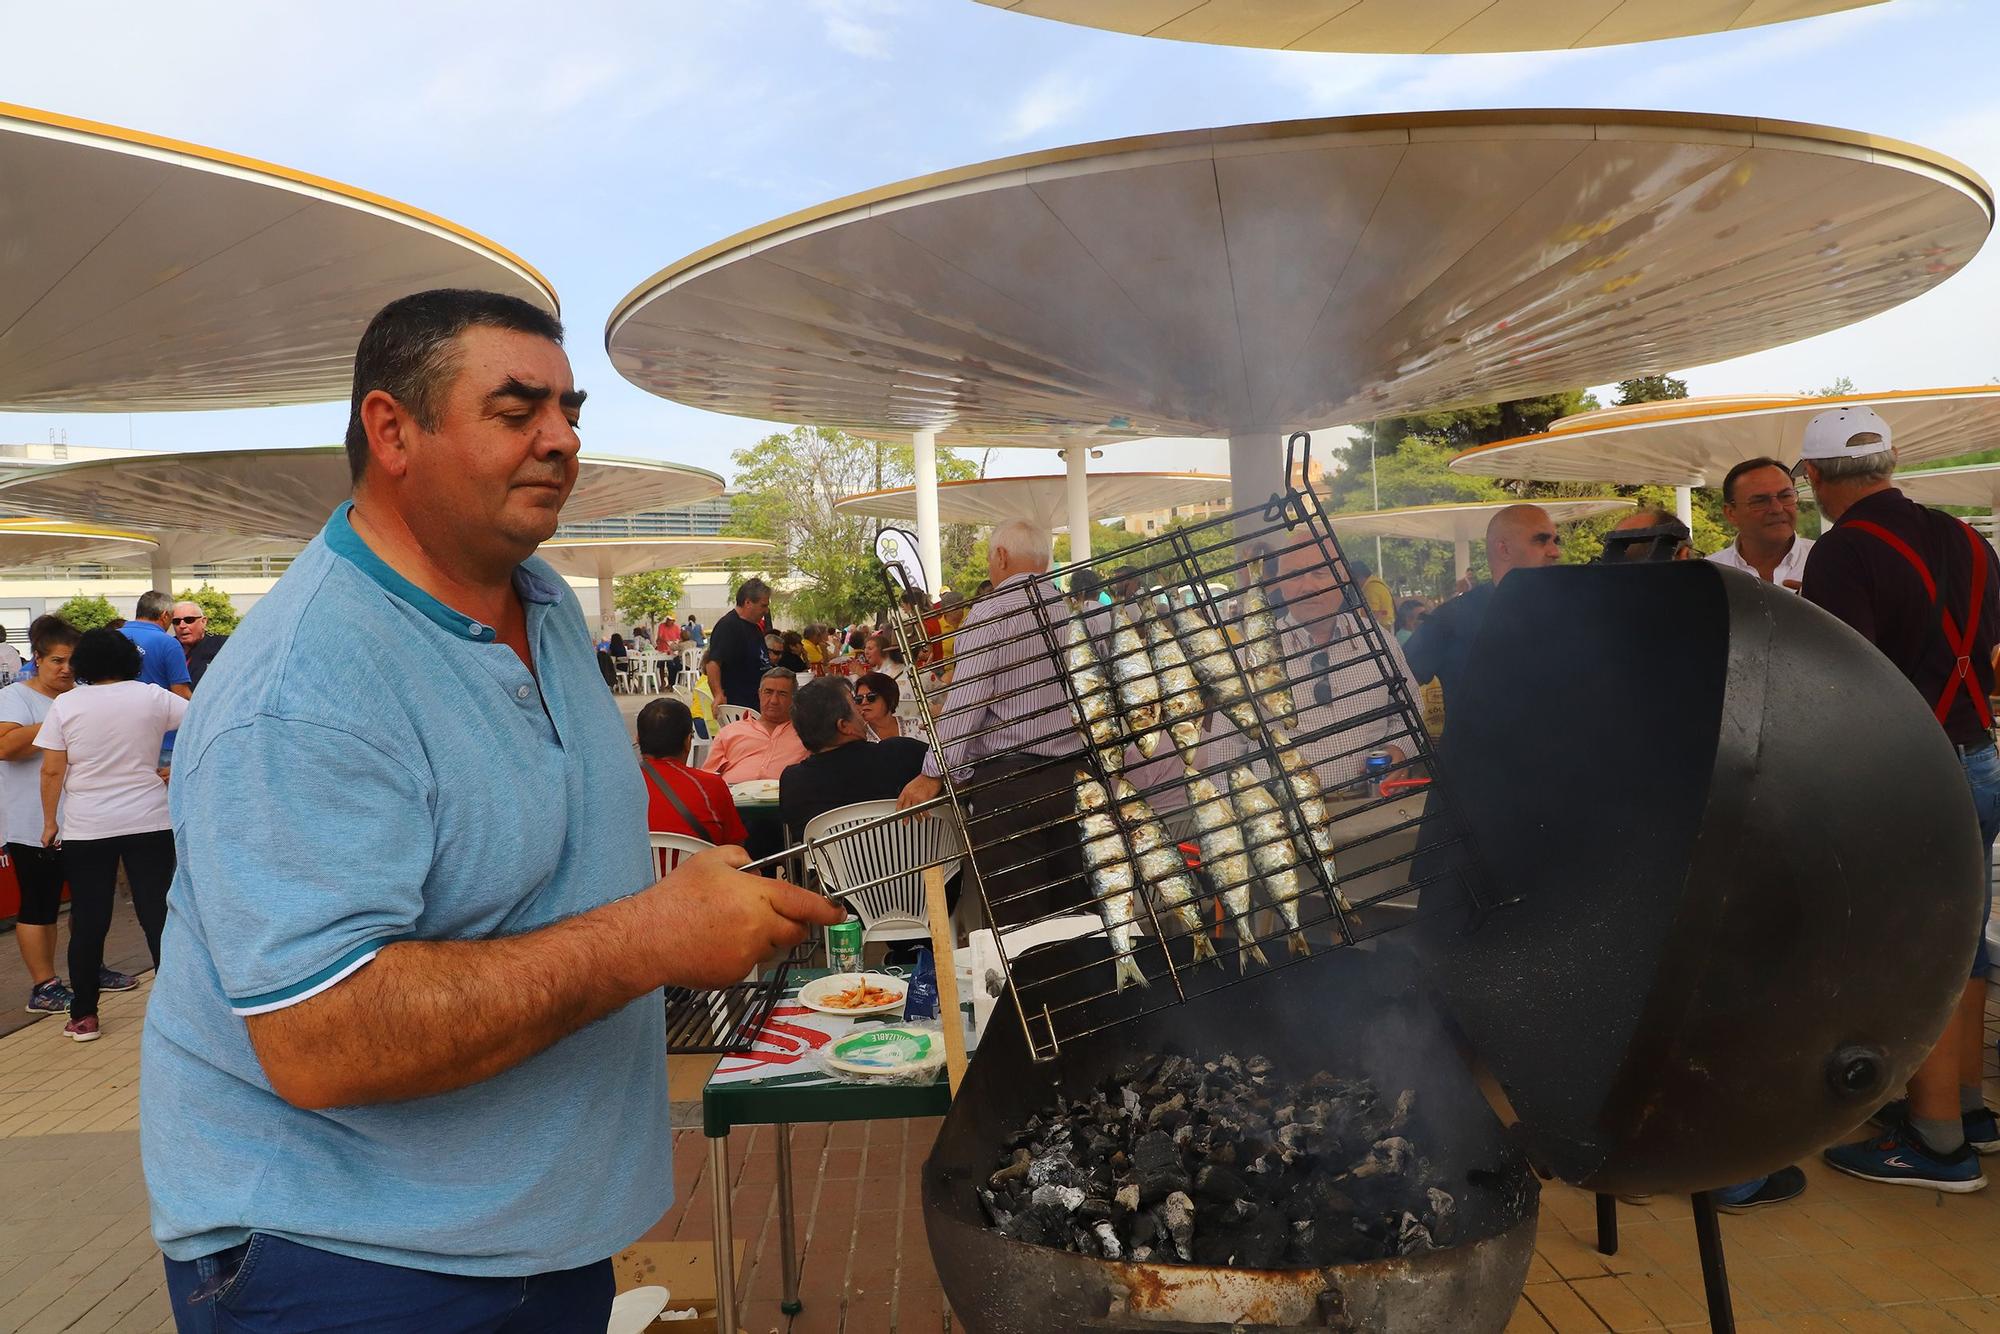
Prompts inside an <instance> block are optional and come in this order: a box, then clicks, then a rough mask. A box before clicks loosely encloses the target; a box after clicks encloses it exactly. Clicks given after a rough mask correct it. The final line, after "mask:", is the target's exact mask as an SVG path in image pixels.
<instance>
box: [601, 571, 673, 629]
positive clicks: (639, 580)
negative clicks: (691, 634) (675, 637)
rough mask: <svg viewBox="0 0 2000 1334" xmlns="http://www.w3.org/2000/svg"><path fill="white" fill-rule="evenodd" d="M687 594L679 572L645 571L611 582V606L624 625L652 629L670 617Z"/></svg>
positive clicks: (622, 576) (619, 577)
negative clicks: (642, 626) (615, 609)
mask: <svg viewBox="0 0 2000 1334" xmlns="http://www.w3.org/2000/svg"><path fill="white" fill-rule="evenodd" d="M686 594H687V580H685V579H683V578H682V577H681V572H680V571H679V570H647V571H646V572H645V573H643V574H621V575H619V576H618V578H617V579H615V580H613V581H612V585H611V605H612V606H614V607H616V608H617V609H618V619H619V621H620V622H622V623H623V624H625V625H647V626H653V625H658V624H659V623H660V622H661V621H664V620H666V619H667V618H668V617H669V616H672V615H673V614H674V608H676V607H678V606H680V604H681V598H682V597H684V596H686Z"/></svg>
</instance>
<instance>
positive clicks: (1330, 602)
mask: <svg viewBox="0 0 2000 1334" xmlns="http://www.w3.org/2000/svg"><path fill="white" fill-rule="evenodd" d="M1278 569H1279V571H1280V576H1281V577H1280V578H1279V580H1278V582H1277V584H1276V585H1275V591H1276V592H1277V593H1278V594H1279V595H1280V596H1281V597H1282V598H1283V599H1284V603H1285V606H1286V608H1287V609H1288V610H1289V611H1290V612H1291V616H1292V620H1293V622H1294V623H1295V624H1297V625H1300V626H1304V627H1306V629H1307V631H1308V633H1311V634H1315V635H1331V634H1332V633H1333V624H1332V618H1333V616H1334V614H1335V613H1337V612H1338V611H1339V610H1340V606H1341V597H1340V584H1339V581H1338V580H1336V579H1335V578H1334V573H1333V569H1332V567H1330V566H1328V565H1327V564H1326V563H1325V562H1324V561H1322V560H1320V559H1319V553H1318V551H1317V550H1316V549H1315V548H1314V547H1312V546H1306V547H1302V548H1300V549H1299V550H1296V551H1286V552H1283V553H1281V554H1280V555H1279V557H1278Z"/></svg>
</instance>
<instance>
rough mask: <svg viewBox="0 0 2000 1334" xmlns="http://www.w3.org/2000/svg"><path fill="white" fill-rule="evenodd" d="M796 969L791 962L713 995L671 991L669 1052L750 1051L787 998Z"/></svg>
mask: <svg viewBox="0 0 2000 1334" xmlns="http://www.w3.org/2000/svg"><path fill="white" fill-rule="evenodd" d="M791 968H792V965H791V960H789V959H787V960H785V961H783V962H781V963H779V964H778V965H777V966H776V967H775V968H773V969H772V970H771V972H770V975H769V976H767V977H763V978H756V979H753V980H751V981H748V982H738V983H736V984H734V985H733V986H727V987H720V988H718V989H716V990H714V991H691V990H689V989H688V988H687V987H668V988H667V1054H668V1055H669V1056H693V1055H719V1056H740V1055H742V1054H743V1053H744V1052H747V1051H749V1050H750V1048H751V1046H752V1045H753V1044H754V1043H755V1042H756V1041H757V1034H758V1032H759V1031H760V1030H762V1028H763V1027H764V1021H765V1020H767V1019H769V1018H770V1017H771V1011H772V1010H773V1009H775V1008H776V1007H777V1004H778V998H779V997H780V996H783V995H784V994H785V978H786V975H787V974H789V973H790V972H791Z"/></svg>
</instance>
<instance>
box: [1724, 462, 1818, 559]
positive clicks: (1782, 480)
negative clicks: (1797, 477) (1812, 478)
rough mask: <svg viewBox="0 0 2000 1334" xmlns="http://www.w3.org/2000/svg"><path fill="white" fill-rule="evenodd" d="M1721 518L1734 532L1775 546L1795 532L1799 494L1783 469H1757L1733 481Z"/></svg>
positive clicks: (1791, 536)
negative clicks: (1729, 497) (1734, 482)
mask: <svg viewBox="0 0 2000 1334" xmlns="http://www.w3.org/2000/svg"><path fill="white" fill-rule="evenodd" d="M1730 494H1731V495H1732V496H1733V497H1734V498H1733V499H1730V500H1725V501H1723V502H1722V517H1723V518H1725V519H1727V520H1728V521H1729V526H1730V527H1732V528H1734V529H1735V530H1736V531H1737V532H1739V533H1743V534H1746V535H1749V536H1751V537H1754V538H1761V539H1762V540H1763V541H1764V542H1765V543H1767V544H1768V545H1772V546H1779V545H1782V544H1784V543H1786V542H1789V541H1791V539H1792V538H1794V537H1796V536H1797V535H1798V531H1799V493H1798V489H1797V488H1796V487H1794V486H1793V485H1792V478H1791V474H1790V473H1788V472H1786V471H1785V470H1784V469H1783V468H1759V469H1757V470H1756V471H1754V472H1746V473H1744V474H1743V475H1742V476H1741V477H1738V478H1737V479H1736V485H1735V486H1734V487H1732V488H1731V490H1730Z"/></svg>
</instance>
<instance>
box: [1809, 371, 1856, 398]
mask: <svg viewBox="0 0 2000 1334" xmlns="http://www.w3.org/2000/svg"><path fill="white" fill-rule="evenodd" d="M1799 392H1800V393H1801V394H1803V395H1805V396H1806V397H1807V398H1842V397H1844V396H1846V395H1848V394H1851V393H1853V392H1854V381H1853V380H1852V379H1851V378H1849V377H1848V376H1845V375H1843V376H1841V377H1840V378H1839V379H1837V380H1835V381H1834V382H1833V383H1832V384H1829V385H1824V386H1822V387H1820V388H1818V389H1801V390H1799Z"/></svg>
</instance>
